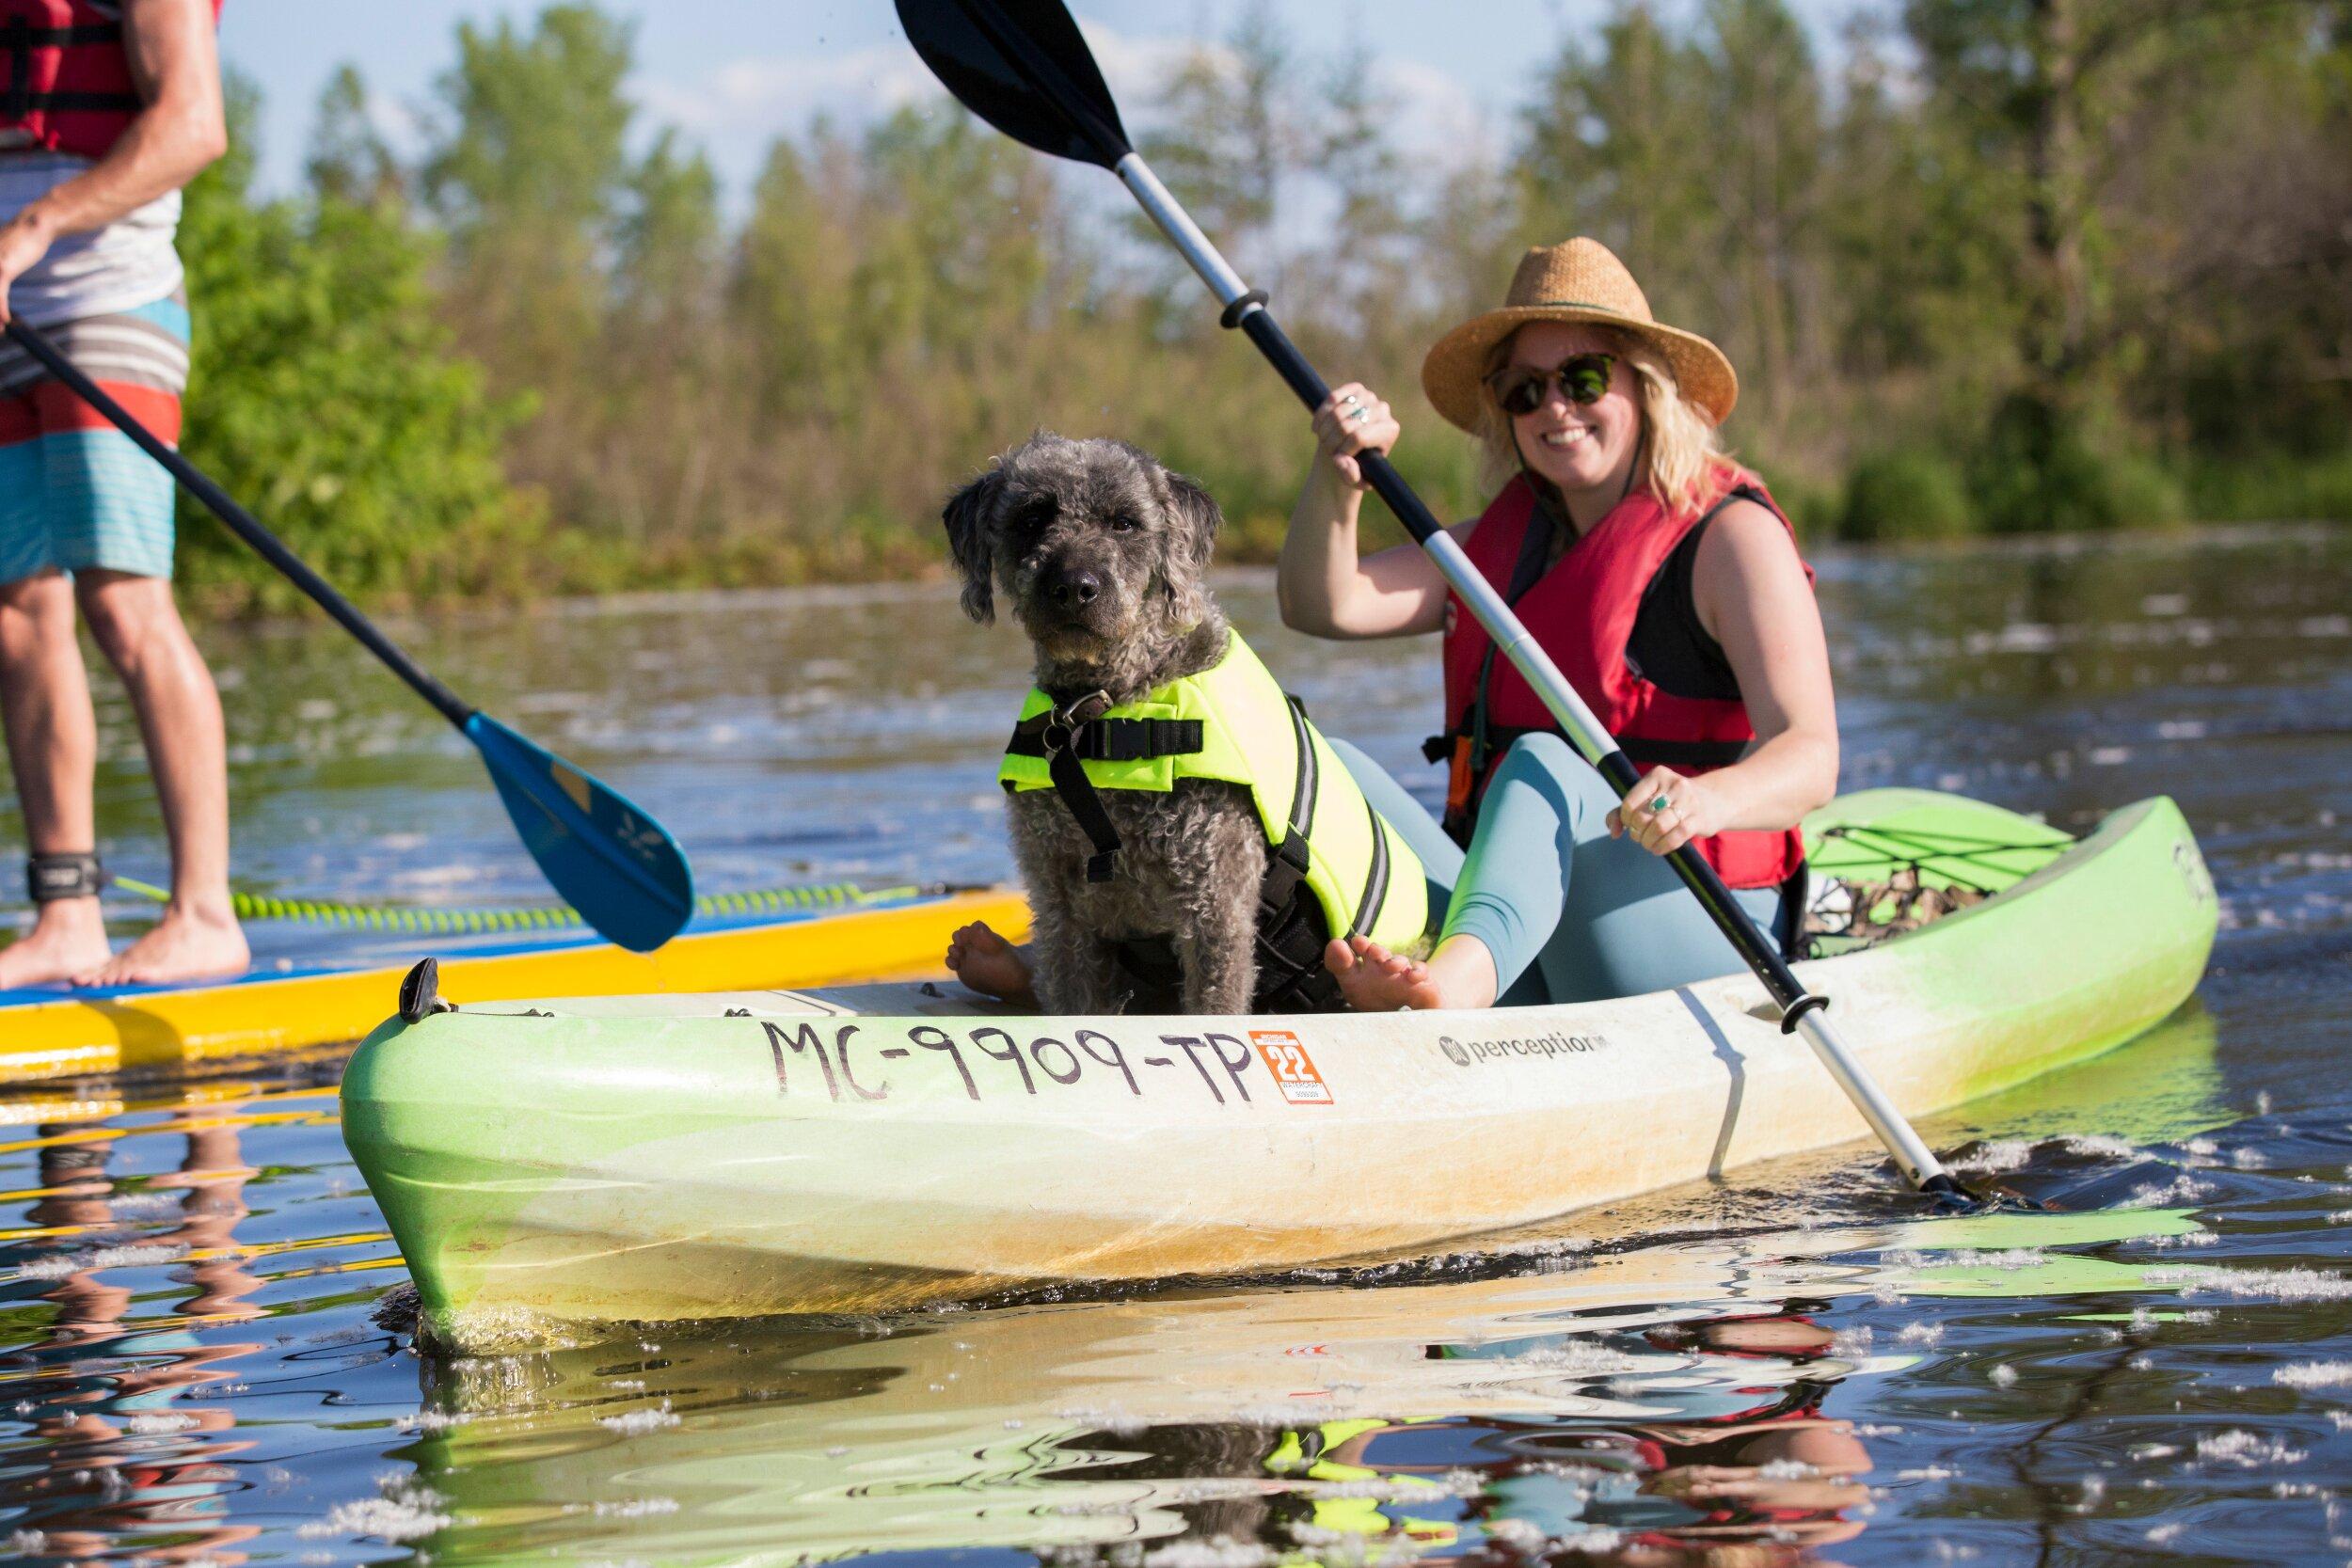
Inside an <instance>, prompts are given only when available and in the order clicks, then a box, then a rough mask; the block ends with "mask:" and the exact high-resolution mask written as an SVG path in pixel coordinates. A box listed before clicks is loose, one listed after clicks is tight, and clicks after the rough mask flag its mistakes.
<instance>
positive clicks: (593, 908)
mask: <svg viewBox="0 0 2352 1568" xmlns="http://www.w3.org/2000/svg"><path fill="white" fill-rule="evenodd" d="M465 730H466V738H467V739H469V740H470V741H472V742H473V743H474V746H475V748H476V749H477V750H478V751H480V752H481V753H482V762H483V766H485V767H486V768H489V770H490V782H491V783H492V784H497V785H498V786H499V798H500V799H501V800H504V801H505V802H506V813H507V815H508V816H512V817H513V818H514V819H515V831H516V832H519V833H520V834H522V839H523V847H525V848H527V849H529V850H530V851H531V855H532V859H533V860H535V861H537V862H538V863H539V869H540V870H541V871H544V872H546V873H547V878H548V882H549V883H551V884H552V885H553V886H554V888H555V891H556V892H557V893H559V894H561V895H563V897H564V902H565V903H566V904H569V905H570V906H571V907H572V908H573V909H575V910H578V911H580V919H582V920H584V921H586V922H587V923H588V924H589V925H591V926H593V927H596V931H597V933H598V934H599V935H601V936H602V937H604V938H605V940H606V941H608V942H617V943H619V944H620V945H621V946H623V947H626V948H628V949H629V950H630V951H631V952H633V953H650V952H652V951H653V950H654V949H655V948H657V947H659V946H660V945H661V944H662V943H663V942H667V941H669V940H670V939H671V938H672V937H674V936H675V935H677V934H678V931H679V929H680V928H681V927H684V926H685V924H686V921H687V917H688V916H689V915H691V914H692V913H693V912H694V874H693V872H692V871H691V870H689V869H688V867H687V864H686V856H685V854H684V852H683V851H681V850H680V849H679V848H678V847H677V841H676V840H675V839H674V838H672V837H671V836H670V834H669V832H668V831H667V830H666V829H664V828H663V827H662V826H661V824H660V823H659V822H656V821H655V820H654V819H653V818H652V817H651V816H647V815H645V813H644V812H642V811H640V810H638V809H637V807H636V806H635V805H634V804H632V803H631V802H630V801H629V800H628V798H627V797H625V796H622V795H619V794H616V793H615V792H614V791H612V789H610V788H608V787H607V786H606V785H604V784H600V783H598V782H597V781H596V780H595V779H592V778H590V777H589V776H588V775H587V774H585V773H583V772H581V771H580V769H579V768H574V767H573V766H572V765H571V764H570V763H568V762H565V761H564V759H563V758H562V757H559V756H556V755H554V754H553V753H551V752H547V751H544V750H542V749H541V748H539V747H537V746H534V745H532V743H531V742H530V741H528V740H526V739H524V738H523V737H522V736H519V735H517V734H516V733H515V732H514V731H513V730H510V729H508V728H507V727H506V726H505V725H504V724H501V723H500V722H499V721H497V720H495V719H493V718H491V717H490V716H489V715H487V714H485V713H476V714H474V715H472V716H471V717H470V718H469V719H468V720H467V721H466V724H465Z"/></svg>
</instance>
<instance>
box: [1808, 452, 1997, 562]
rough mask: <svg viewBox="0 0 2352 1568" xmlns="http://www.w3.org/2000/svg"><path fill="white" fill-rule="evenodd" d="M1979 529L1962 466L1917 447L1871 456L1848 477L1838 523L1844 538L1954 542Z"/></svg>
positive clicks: (1855, 467)
mask: <svg viewBox="0 0 2352 1568" xmlns="http://www.w3.org/2000/svg"><path fill="white" fill-rule="evenodd" d="M1978 526H1979V523H1978V517H1977V509H1976V507H1975V506H1974V505H1973V504H1972V503H1971V502H1970V500H1969V497H1968V486H1967V483H1966V481H1965V480H1963V478H1962V476H1961V471H1960V465H1959V464H1957V463H1955V462H1953V461H1952V460H1951V459H1950V458H1949V457H1947V456H1946V455H1944V454H1943V453H1942V452H1938V451H1927V450H1924V449H1922V448H1918V447H1896V448H1892V449H1889V450H1888V451H1875V452H1870V453H1868V454H1867V455H1866V456H1864V457H1863V458H1862V460H1861V461H1859V462H1857V463H1856V464H1855V465H1854V467H1853V472H1852V473H1851V474H1849V475H1848V476H1847V479H1846V505H1845V510H1844V514H1843V515H1842V516H1841V517H1840V519H1839V524H1838V533H1839V534H1840V535H1841V536H1842V537H1844V538H1847V539H1861V540H1894V539H1949V538H1953V537H1955V536H1957V535H1960V534H1964V533H1972V532H1974V531H1976V530H1977V528H1978Z"/></svg>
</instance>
